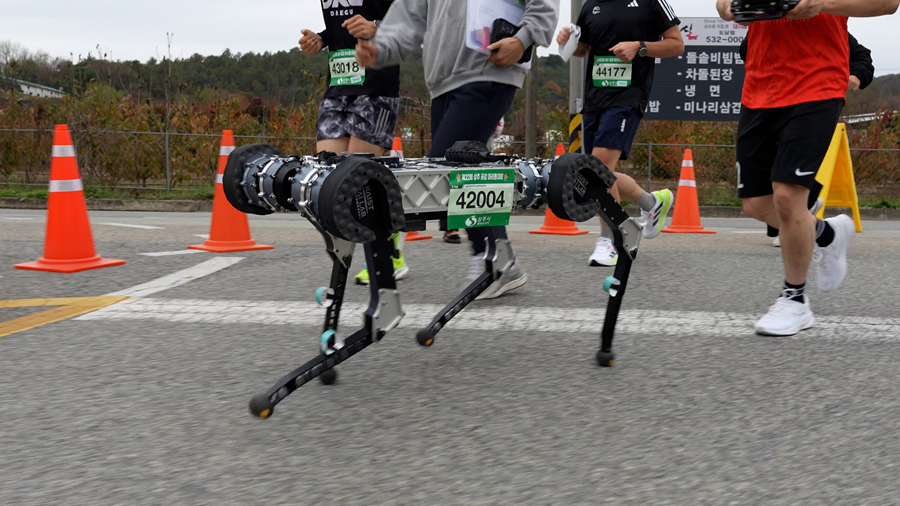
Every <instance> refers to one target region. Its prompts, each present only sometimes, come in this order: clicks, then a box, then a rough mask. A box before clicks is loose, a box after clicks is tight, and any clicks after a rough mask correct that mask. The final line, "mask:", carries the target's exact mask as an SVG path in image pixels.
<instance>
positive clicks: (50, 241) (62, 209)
mask: <svg viewBox="0 0 900 506" xmlns="http://www.w3.org/2000/svg"><path fill="white" fill-rule="evenodd" d="M124 263H125V260H113V259H109V258H103V257H101V256H100V255H98V254H97V253H96V252H95V251H94V238H93V236H92V235H91V223H90V220H89V219H88V214H87V205H86V204H85V202H84V189H83V186H82V184H81V176H80V175H79V173H78V162H77V161H76V160H75V147H74V146H73V145H72V137H71V136H70V135H69V128H68V127H67V126H66V125H56V131H55V132H54V133H53V160H52V162H51V164H50V188H49V190H48V196H47V235H46V238H45V240H44V256H42V257H40V258H38V259H37V261H35V262H26V263H23V264H16V266H15V267H16V269H28V270H32V271H50V272H65V273H71V272H79V271H86V270H88V269H99V268H100V267H110V266H113V265H122V264H124Z"/></svg>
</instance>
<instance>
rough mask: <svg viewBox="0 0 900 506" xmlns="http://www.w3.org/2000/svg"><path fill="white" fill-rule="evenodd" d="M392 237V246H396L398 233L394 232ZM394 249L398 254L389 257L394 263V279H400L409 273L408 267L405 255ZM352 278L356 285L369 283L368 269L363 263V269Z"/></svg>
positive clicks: (398, 237) (398, 238) (397, 244)
mask: <svg viewBox="0 0 900 506" xmlns="http://www.w3.org/2000/svg"><path fill="white" fill-rule="evenodd" d="M393 239H394V247H398V246H399V240H400V234H394V235H393ZM396 251H397V253H398V254H399V255H400V256H398V257H394V258H392V259H391V261H392V262H393V264H394V279H396V280H401V279H403V278H405V277H406V276H407V275H409V267H408V266H407V265H406V257H405V256H404V255H403V251H401V250H400V249H399V248H398V249H397V250H396ZM353 279H354V280H355V281H356V284H357V285H368V284H369V269H367V268H366V265H365V264H363V270H362V271H361V272H360V273H359V274H357V275H356V276H354V277H353Z"/></svg>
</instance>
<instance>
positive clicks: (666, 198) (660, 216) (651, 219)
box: [641, 190, 675, 239]
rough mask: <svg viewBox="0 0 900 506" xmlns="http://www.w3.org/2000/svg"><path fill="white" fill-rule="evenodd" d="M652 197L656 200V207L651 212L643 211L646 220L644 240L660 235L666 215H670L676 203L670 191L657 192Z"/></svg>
mask: <svg viewBox="0 0 900 506" xmlns="http://www.w3.org/2000/svg"><path fill="white" fill-rule="evenodd" d="M652 195H653V197H654V198H655V199H656V205H655V206H653V209H652V210H651V211H649V212H647V211H643V210H642V211H641V216H643V218H644V239H653V238H654V237H656V236H658V235H659V233H660V232H661V231H662V229H663V225H664V224H665V222H666V215H667V214H669V209H671V208H672V203H673V202H674V201H675V197H673V196H672V192H671V191H669V190H657V191H655V192H653V193H652Z"/></svg>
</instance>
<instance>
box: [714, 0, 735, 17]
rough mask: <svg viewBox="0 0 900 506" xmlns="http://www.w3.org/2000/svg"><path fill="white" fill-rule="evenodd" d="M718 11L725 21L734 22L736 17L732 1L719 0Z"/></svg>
mask: <svg viewBox="0 0 900 506" xmlns="http://www.w3.org/2000/svg"><path fill="white" fill-rule="evenodd" d="M716 10H718V11H719V17H720V18H722V19H724V20H725V21H734V20H735V17H736V16H735V15H734V13H732V12H731V1H730V0H717V2H716Z"/></svg>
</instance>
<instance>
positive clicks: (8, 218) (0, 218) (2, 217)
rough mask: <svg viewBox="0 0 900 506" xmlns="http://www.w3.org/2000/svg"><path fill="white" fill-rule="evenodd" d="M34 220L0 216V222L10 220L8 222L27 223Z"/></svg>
mask: <svg viewBox="0 0 900 506" xmlns="http://www.w3.org/2000/svg"><path fill="white" fill-rule="evenodd" d="M33 219H34V218H18V217H14V216H0V220H10V221H29V220H33Z"/></svg>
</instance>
